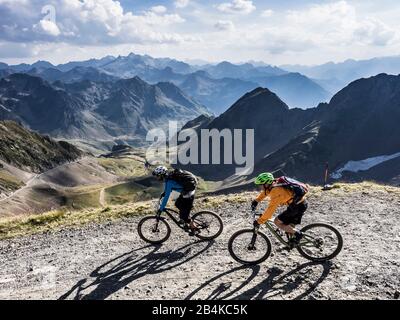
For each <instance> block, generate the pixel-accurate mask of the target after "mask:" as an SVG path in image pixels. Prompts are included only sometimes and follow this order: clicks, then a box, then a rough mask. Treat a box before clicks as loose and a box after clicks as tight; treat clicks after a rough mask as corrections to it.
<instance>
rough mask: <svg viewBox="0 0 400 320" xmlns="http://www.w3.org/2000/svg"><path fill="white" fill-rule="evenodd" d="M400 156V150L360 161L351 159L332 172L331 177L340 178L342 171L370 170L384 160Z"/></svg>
mask: <svg viewBox="0 0 400 320" xmlns="http://www.w3.org/2000/svg"><path fill="white" fill-rule="evenodd" d="M398 157H400V152H398V153H395V154H392V155H384V156H378V157H373V158H368V159H364V160H359V161H349V162H347V163H346V164H345V165H344V167H342V168H340V169H338V170H336V171H335V172H334V173H332V174H331V177H332V178H333V179H340V178H341V177H342V176H343V175H342V173H343V172H344V171H350V172H359V171H366V170H369V169H371V168H373V167H375V166H377V165H378V164H381V163H383V162H386V161H389V160H392V159H395V158H398Z"/></svg>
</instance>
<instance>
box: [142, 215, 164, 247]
mask: <svg viewBox="0 0 400 320" xmlns="http://www.w3.org/2000/svg"><path fill="white" fill-rule="evenodd" d="M138 234H139V237H140V238H141V239H142V240H144V241H146V242H148V243H151V244H161V243H163V242H165V241H167V240H168V238H169V237H170V235H171V227H170V226H169V224H168V222H167V221H165V219H164V218H158V217H157V216H149V217H145V218H143V219H142V220H141V221H140V222H139V224H138Z"/></svg>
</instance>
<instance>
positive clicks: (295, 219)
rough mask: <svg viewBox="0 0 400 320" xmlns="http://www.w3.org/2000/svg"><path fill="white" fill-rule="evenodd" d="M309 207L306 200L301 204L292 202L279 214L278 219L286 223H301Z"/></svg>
mask: <svg viewBox="0 0 400 320" xmlns="http://www.w3.org/2000/svg"><path fill="white" fill-rule="evenodd" d="M307 208H308V204H307V202H306V201H304V202H302V203H299V204H291V205H289V206H288V208H287V209H286V210H285V211H284V212H282V213H281V214H280V215H279V216H278V219H279V220H280V221H282V222H283V223H284V224H286V225H289V224H300V223H301V219H302V218H303V214H304V212H306V210H307Z"/></svg>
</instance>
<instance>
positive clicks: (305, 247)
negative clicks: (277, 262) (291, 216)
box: [300, 226, 339, 259]
mask: <svg viewBox="0 0 400 320" xmlns="http://www.w3.org/2000/svg"><path fill="white" fill-rule="evenodd" d="M338 246H339V239H338V237H337V235H336V234H335V232H334V231H333V230H330V229H328V228H325V227H322V226H321V227H314V228H312V229H309V230H307V232H306V235H305V240H303V241H302V242H301V243H300V247H301V250H302V251H303V252H304V253H305V254H307V255H308V256H310V257H313V258H315V259H324V258H325V257H328V256H330V255H332V254H333V253H334V252H335V251H336V249H337V248H338Z"/></svg>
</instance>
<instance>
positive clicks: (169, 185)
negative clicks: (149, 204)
mask: <svg viewBox="0 0 400 320" xmlns="http://www.w3.org/2000/svg"><path fill="white" fill-rule="evenodd" d="M153 176H155V177H156V178H157V179H158V180H159V181H164V182H165V188H164V192H163V193H162V195H161V197H162V198H163V200H162V202H161V204H160V207H159V209H158V210H159V212H162V211H164V210H165V207H166V205H167V203H168V200H169V197H170V195H171V192H172V191H176V192H179V193H180V195H179V197H178V199H177V200H176V201H175V206H176V207H177V208H178V209H179V214H180V219H181V222H182V224H185V229H186V230H188V231H190V232H189V234H190V235H194V234H195V232H196V227H195V226H194V224H193V221H192V220H191V219H190V217H189V216H190V211H191V210H192V209H193V203H194V195H195V192H196V187H197V178H196V177H195V176H194V175H193V174H192V173H191V172H188V171H184V170H180V169H176V170H168V169H167V168H166V167H163V166H159V167H157V168H156V169H155V170H154V171H153Z"/></svg>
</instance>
